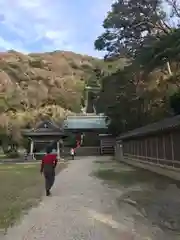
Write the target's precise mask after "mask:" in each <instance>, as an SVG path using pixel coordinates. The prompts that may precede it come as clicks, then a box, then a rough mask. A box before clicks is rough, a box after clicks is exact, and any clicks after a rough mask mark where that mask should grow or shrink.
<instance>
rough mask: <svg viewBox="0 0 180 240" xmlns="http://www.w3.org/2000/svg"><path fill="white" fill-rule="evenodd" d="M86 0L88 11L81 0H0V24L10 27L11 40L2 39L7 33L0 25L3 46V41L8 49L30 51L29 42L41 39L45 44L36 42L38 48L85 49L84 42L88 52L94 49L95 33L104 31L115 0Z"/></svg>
mask: <svg viewBox="0 0 180 240" xmlns="http://www.w3.org/2000/svg"><path fill="white" fill-rule="evenodd" d="M84 1H85V2H86V1H87V5H88V6H90V7H88V8H87V9H86V11H88V12H87V14H86V12H85V13H84V12H83V10H84V9H81V4H80V2H81V1H79V2H78V0H76V3H75V2H74V0H72V1H66V0H53V1H49V0H0V15H2V16H3V17H2V18H1V19H0V24H2V26H4V29H5V30H6V32H7V31H9V35H8V40H7V41H6V40H4V41H3V40H2V39H7V36H5V35H4V34H5V33H4V31H3V28H0V37H1V38H2V39H1V40H0V47H1V48H2V47H3V44H4V48H5V49H8V46H9V47H10V48H14V49H17V47H18V49H27V51H29V46H32V45H33V44H35V43H36V42H37V41H41V40H42V45H39V46H36V49H37V48H38V47H39V48H40V50H39V51H41V50H42V51H43V50H46V49H47V51H48V50H53V48H54V49H58V48H59V49H64V48H65V49H68V50H72V51H76V49H77V50H78V51H81V49H82V51H83V46H86V47H85V49H87V51H88V46H89V52H92V51H93V40H95V39H94V37H96V36H97V35H98V34H100V33H101V31H102V28H101V24H102V21H103V19H104V16H105V15H106V13H107V11H108V10H109V9H110V5H111V2H112V1H111V0H92V4H90V3H89V1H88V0H84ZM93 3H94V4H93ZM69 4H71V5H69ZM73 4H74V5H73ZM77 4H79V8H78V7H77V6H76V5H77ZM85 7H86V5H85ZM75 8H76V11H74V12H73V10H74V9H75ZM71 11H72V12H71ZM77 11H79V14H78V12H77ZM82 14H84V15H83V16H84V19H83V17H82V16H81V15H82ZM86 24H88V25H86ZM89 24H91V26H89ZM90 27H91V28H90ZM6 34H7V33H6ZM13 36H16V38H18V41H17V39H13ZM84 39H85V40H84ZM43 41H44V42H43ZM82 41H87V42H85V43H84V42H82ZM17 42H18V44H17ZM48 42H49V44H48ZM5 46H6V47H5ZM30 51H31V49H30ZM86 53H88V52H86Z"/></svg>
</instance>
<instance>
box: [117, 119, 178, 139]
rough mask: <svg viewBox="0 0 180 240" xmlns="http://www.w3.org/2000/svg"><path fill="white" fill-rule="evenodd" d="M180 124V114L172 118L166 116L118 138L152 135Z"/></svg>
mask: <svg viewBox="0 0 180 240" xmlns="http://www.w3.org/2000/svg"><path fill="white" fill-rule="evenodd" d="M179 126H180V115H177V116H175V117H171V118H165V119H163V120H162V121H159V122H156V123H152V124H149V125H146V126H144V127H141V128H137V129H134V130H132V131H129V132H127V133H125V134H122V135H120V136H119V137H118V138H117V140H123V139H128V138H134V137H140V136H145V135H150V134H153V133H156V132H161V131H167V130H170V129H173V128H177V127H179Z"/></svg>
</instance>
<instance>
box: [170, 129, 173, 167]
mask: <svg viewBox="0 0 180 240" xmlns="http://www.w3.org/2000/svg"><path fill="white" fill-rule="evenodd" d="M170 138H171V151H172V161H174V142H173V136H172V133H171V134H170ZM172 165H173V167H174V162H173V163H172Z"/></svg>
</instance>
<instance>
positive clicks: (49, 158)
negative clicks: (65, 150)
mask: <svg viewBox="0 0 180 240" xmlns="http://www.w3.org/2000/svg"><path fill="white" fill-rule="evenodd" d="M56 165H57V154H55V153H52V152H51V150H50V149H47V151H46V155H45V156H44V157H43V158H42V162H41V170H40V172H41V174H44V178H45V188H46V196H50V194H51V192H50V190H51V188H52V186H53V184H54V181H55V168H56Z"/></svg>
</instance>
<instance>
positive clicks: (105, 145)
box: [100, 138, 115, 155]
mask: <svg viewBox="0 0 180 240" xmlns="http://www.w3.org/2000/svg"><path fill="white" fill-rule="evenodd" d="M114 143H115V140H114V139H112V138H103V139H101V147H100V153H101V155H113V154H114Z"/></svg>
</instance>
